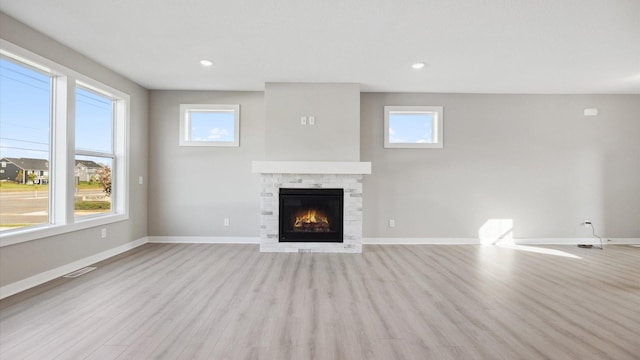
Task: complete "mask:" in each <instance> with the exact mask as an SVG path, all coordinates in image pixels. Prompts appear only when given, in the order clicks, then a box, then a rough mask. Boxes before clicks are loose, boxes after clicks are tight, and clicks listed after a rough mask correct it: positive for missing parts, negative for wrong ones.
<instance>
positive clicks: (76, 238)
mask: <svg viewBox="0 0 640 360" xmlns="http://www.w3.org/2000/svg"><path fill="white" fill-rule="evenodd" d="M0 33H1V34H2V38H3V39H5V40H7V41H9V42H12V43H14V44H16V45H19V46H21V47H23V48H25V49H27V50H30V51H32V52H34V53H36V54H38V55H41V56H44V57H46V58H49V59H50V60H53V61H55V62H57V63H59V64H61V65H64V66H66V67H68V68H70V69H73V70H75V71H78V72H80V73H82V74H84V75H86V76H89V77H91V78H93V79H95V80H98V81H100V82H102V83H104V84H107V85H109V86H112V87H114V88H116V89H119V90H121V91H123V92H125V93H128V94H129V95H130V97H131V112H130V128H131V133H130V135H131V146H130V155H131V158H130V173H129V184H130V185H129V189H130V194H131V198H130V208H129V215H130V219H129V220H128V221H122V222H118V223H114V224H110V225H107V226H101V227H99V228H91V229H86V230H81V231H76V232H72V233H67V234H63V235H59V236H52V237H48V238H43V239H38V240H33V241H29V242H25V243H20V244H16V245H11V246H6V247H2V248H0V286H5V285H8V284H10V283H13V282H16V281H19V280H22V279H25V278H27V277H30V276H33V275H36V274H39V273H42V272H44V271H47V270H51V269H54V268H57V267H59V266H63V265H66V264H68V263H71V262H73V261H76V260H80V259H83V258H86V257H88V256H92V255H95V254H97V253H100V252H102V251H106V250H109V249H112V248H115V247H117V246H120V245H123V244H125V243H127V242H131V241H133V240H136V239H140V238H143V237H145V236H147V189H146V185H138V176H144V178H145V179H148V177H147V158H148V135H147V129H148V114H147V110H148V92H147V90H145V89H144V88H142V87H140V86H138V85H136V84H135V83H133V82H131V81H129V80H128V79H126V78H124V77H122V76H120V75H118V74H116V73H114V72H113V71H111V70H109V69H107V68H105V67H103V66H101V65H99V64H98V63H96V62H95V61H92V60H91V59H88V58H86V57H84V56H82V55H80V54H79V53H77V52H75V51H73V50H71V49H70V48H68V47H65V46H63V45H61V44H60V43H57V42H56V41H54V40H53V39H51V38H48V37H46V36H44V35H43V34H41V33H39V32H37V31H35V30H33V29H31V28H29V27H26V26H24V25H23V24H21V23H19V22H17V21H16V20H14V19H13V18H11V17H8V16H6V15H5V14H3V13H0ZM102 227H106V228H107V229H108V234H109V236H108V237H107V238H106V239H101V238H100V228H102Z"/></svg>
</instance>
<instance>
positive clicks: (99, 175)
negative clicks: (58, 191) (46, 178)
mask: <svg viewBox="0 0 640 360" xmlns="http://www.w3.org/2000/svg"><path fill="white" fill-rule="evenodd" d="M113 110H114V100H113V99H111V98H110V97H107V96H104V95H102V94H98V93H96V92H93V91H91V90H89V89H85V88H83V87H77V88H76V137H75V139H76V151H75V155H76V160H75V168H74V175H75V189H76V191H75V200H74V203H75V206H74V208H75V216H76V217H79V216H90V215H96V214H102V213H105V212H110V211H111V193H112V192H113V190H114V189H113V187H112V183H111V176H112V172H113V159H114V153H113V125H114V124H113V120H114V111H113Z"/></svg>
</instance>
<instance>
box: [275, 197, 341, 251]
mask: <svg viewBox="0 0 640 360" xmlns="http://www.w3.org/2000/svg"><path fill="white" fill-rule="evenodd" d="M343 208H344V189H287V188H281V189H280V216H279V230H280V232H279V239H280V242H342V241H343V238H342V222H343V217H342V216H343Z"/></svg>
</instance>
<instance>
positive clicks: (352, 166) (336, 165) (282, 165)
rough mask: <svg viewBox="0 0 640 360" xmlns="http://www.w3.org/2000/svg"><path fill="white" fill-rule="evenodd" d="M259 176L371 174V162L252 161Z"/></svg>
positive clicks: (253, 171) (254, 171) (252, 166)
mask: <svg viewBox="0 0 640 360" xmlns="http://www.w3.org/2000/svg"><path fill="white" fill-rule="evenodd" d="M251 172H252V173H254V174H255V173H260V174H339V175H345V174H366V175H368V174H371V162H360V161H253V162H252V163H251Z"/></svg>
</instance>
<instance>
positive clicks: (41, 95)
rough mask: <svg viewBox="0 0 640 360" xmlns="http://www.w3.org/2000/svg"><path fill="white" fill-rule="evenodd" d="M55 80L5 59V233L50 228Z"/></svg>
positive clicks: (1, 181)
mask: <svg viewBox="0 0 640 360" xmlns="http://www.w3.org/2000/svg"><path fill="white" fill-rule="evenodd" d="M51 100H52V76H51V74H48V73H46V72H44V71H42V70H39V69H36V68H34V67H32V66H30V65H28V64H25V63H22V62H20V61H16V60H14V59H10V58H6V57H2V58H0V159H2V168H3V169H4V170H3V171H2V173H1V175H0V231H4V230H13V229H18V228H22V227H26V226H36V225H42V224H48V223H50V218H49V207H50V206H49V205H50V202H49V198H50V193H49V187H48V186H47V185H46V182H45V181H42V180H44V178H45V175H44V174H45V172H48V165H49V155H50V153H51V146H50V144H51V142H50V135H51V131H50V127H51V111H50V109H51Z"/></svg>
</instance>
